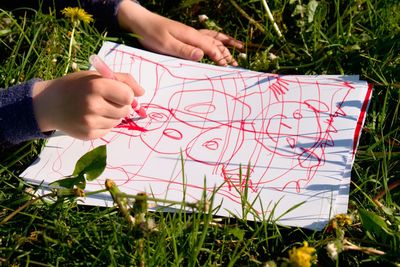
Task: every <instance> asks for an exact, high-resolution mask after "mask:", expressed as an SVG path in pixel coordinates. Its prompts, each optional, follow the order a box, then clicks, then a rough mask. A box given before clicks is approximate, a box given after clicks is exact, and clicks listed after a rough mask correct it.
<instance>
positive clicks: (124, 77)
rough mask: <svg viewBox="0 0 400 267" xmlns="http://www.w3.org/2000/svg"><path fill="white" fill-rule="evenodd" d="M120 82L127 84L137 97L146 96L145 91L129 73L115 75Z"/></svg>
mask: <svg viewBox="0 0 400 267" xmlns="http://www.w3.org/2000/svg"><path fill="white" fill-rule="evenodd" d="M115 76H116V77H117V79H118V81H121V82H123V83H126V84H127V85H128V86H129V87H130V88H132V90H133V93H134V94H135V96H142V95H143V94H144V89H143V88H142V87H141V86H140V84H139V83H138V82H137V81H136V80H135V79H134V78H133V76H132V75H131V74H129V73H115Z"/></svg>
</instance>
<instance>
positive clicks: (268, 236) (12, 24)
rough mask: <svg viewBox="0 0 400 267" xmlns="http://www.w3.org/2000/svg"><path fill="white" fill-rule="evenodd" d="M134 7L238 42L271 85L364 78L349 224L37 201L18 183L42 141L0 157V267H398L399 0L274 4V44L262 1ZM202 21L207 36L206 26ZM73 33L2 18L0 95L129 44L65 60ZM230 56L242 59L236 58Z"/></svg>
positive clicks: (82, 35)
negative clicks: (281, 80)
mask: <svg viewBox="0 0 400 267" xmlns="http://www.w3.org/2000/svg"><path fill="white" fill-rule="evenodd" d="M142 2H145V3H142V4H143V5H145V6H146V7H148V8H149V9H151V10H153V11H155V12H158V13H160V14H163V15H165V16H168V17H171V18H173V19H176V20H179V21H182V22H184V23H186V24H188V25H191V26H194V27H196V28H198V27H215V25H217V26H218V27H220V28H222V30H223V31H224V32H226V33H228V34H230V35H232V36H235V37H236V38H238V39H240V40H243V41H245V42H246V49H245V51H244V52H245V53H246V55H247V57H246V58H245V57H241V58H240V59H239V62H240V65H241V66H242V67H245V68H249V69H253V70H257V71H264V72H272V73H279V74H359V75H360V78H361V79H363V80H367V81H368V82H370V83H372V84H373V85H374V91H373V96H372V100H371V104H370V107H369V110H368V115H367V118H366V123H365V126H364V128H363V130H362V135H361V140H360V144H359V148H358V152H357V155H356V158H355V163H354V166H353V170H352V182H351V192H350V203H349V211H348V214H347V215H344V216H341V217H337V218H335V219H334V220H333V221H332V222H331V224H330V225H329V226H328V227H327V228H326V229H325V230H324V231H322V232H313V231H309V230H304V229H300V228H288V227H282V226H278V225H276V224H274V223H273V222H271V221H265V222H259V223H254V222H250V221H247V220H241V219H240V218H231V219H224V218H218V217H216V216H213V215H212V212H199V213H194V214H187V213H184V212H177V213H157V212H145V211H143V210H142V211H139V212H137V213H136V214H138V213H139V214H140V213H142V214H143V215H145V217H146V219H145V220H143V221H142V222H141V223H130V222H129V220H127V218H126V217H124V216H121V209H120V208H117V207H114V208H98V207H83V206H79V205H77V202H76V200H75V199H74V198H59V199H58V201H56V202H53V203H49V202H45V201H41V200H38V201H32V195H33V193H34V190H35V188H32V187H31V186H29V185H28V184H26V183H25V182H24V181H23V180H22V179H20V178H19V177H18V174H20V173H21V172H22V171H23V170H24V168H26V167H27V166H28V165H29V164H30V163H31V162H32V161H33V159H34V158H35V156H36V155H38V153H39V152H40V150H41V148H42V147H43V145H44V141H43V140H38V141H32V142H27V143H23V144H20V145H18V146H16V147H12V148H0V265H12V266H68V265H83V266H86V265H87V266H104V265H107V266H138V265H139V266H197V265H212V266H243V265H244V266H310V265H309V263H310V261H312V262H313V263H312V264H313V265H317V266H359V265H363V266H381V265H384V266H400V206H399V200H400V190H399V189H400V186H398V185H399V184H400V128H399V127H400V117H399V112H400V94H399V91H400V3H399V2H398V0H350V1H345V0H319V1H316V0H310V1H308V0H303V1H302V0H271V1H268V5H269V8H270V9H271V11H272V14H273V17H274V20H275V21H276V24H277V27H278V29H279V30H280V32H281V34H282V37H280V36H279V34H278V31H277V30H276V29H275V28H274V27H273V24H272V22H271V20H270V19H269V18H268V16H267V12H266V10H265V7H264V5H263V3H262V2H263V1H256V0H254V1H244V0H229V1H222V0H216V1H207V0H180V1H178V0H162V1H155V0H153V1H142ZM171 6H172V7H174V8H170V7H171ZM200 14H206V15H207V16H208V17H209V18H210V20H211V21H212V22H213V23H215V25H214V26H213V25H210V24H208V25H200V23H199V22H198V19H197V16H198V15H200ZM71 30H72V25H71V23H70V22H69V21H68V20H66V19H65V18H63V17H62V16H61V15H60V14H56V13H55V12H51V13H50V14H48V13H46V14H43V13H42V12H36V11H33V10H30V9H25V12H23V11H22V10H20V11H18V12H13V13H10V12H9V11H1V10H0V38H1V39H0V60H1V61H0V76H1V79H0V83H1V85H0V87H9V86H12V85H14V84H17V83H19V82H22V81H26V80H28V79H31V78H33V77H39V78H42V79H52V78H56V77H60V76H62V75H63V73H64V72H65V70H66V69H67V71H68V72H72V71H76V70H77V69H82V70H84V69H87V68H88V65H89V64H88V61H87V59H88V56H89V55H91V54H93V53H95V52H96V51H98V49H99V48H100V47H101V44H102V42H103V41H104V40H111V41H116V42H121V43H126V44H128V45H137V40H136V39H135V37H134V36H132V35H129V34H126V33H118V34H117V33H111V32H109V33H107V32H105V31H103V30H102V29H101V28H96V27H94V25H91V24H90V25H84V24H81V25H80V26H79V27H78V28H77V29H76V32H75V35H74V36H75V42H74V43H73V45H72V47H71V49H70V38H71ZM233 53H234V55H235V57H236V58H238V56H239V52H238V51H233ZM69 54H70V56H69ZM204 61H205V62H209V61H208V60H207V59H206V60H204ZM71 63H73V67H71ZM0 123H1V122H0ZM33 199H35V198H33ZM21 207H23V209H22V208H21ZM18 209H19V210H18ZM14 211H18V212H14ZM137 219H138V218H137ZM137 221H138V220H137ZM150 223H151V224H152V226H151V227H150V226H149V224H150ZM305 241H306V242H307V244H308V246H309V247H310V248H307V247H306V246H304V244H305V243H304V242H305ZM335 250H336V252H337V253H338V255H335ZM314 251H315V253H314V254H313V252H314ZM302 253H303V254H302ZM311 254H312V255H311ZM290 255H291V257H289V256H290ZM301 255H302V256H303V257H300V256H301ZM295 256H299V257H297V258H296V257H295Z"/></svg>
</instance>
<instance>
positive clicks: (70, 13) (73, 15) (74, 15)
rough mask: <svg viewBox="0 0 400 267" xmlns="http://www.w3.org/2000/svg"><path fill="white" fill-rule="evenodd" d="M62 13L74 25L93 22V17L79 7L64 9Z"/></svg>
mask: <svg viewBox="0 0 400 267" xmlns="http://www.w3.org/2000/svg"><path fill="white" fill-rule="evenodd" d="M61 13H62V14H63V15H64V16H65V17H67V18H69V19H70V20H71V21H72V23H74V24H79V22H81V21H82V22H83V23H86V24H89V23H90V22H92V21H93V18H92V15H90V14H88V13H86V11H85V10H84V9H82V8H79V7H66V8H64V9H63V10H62V11H61Z"/></svg>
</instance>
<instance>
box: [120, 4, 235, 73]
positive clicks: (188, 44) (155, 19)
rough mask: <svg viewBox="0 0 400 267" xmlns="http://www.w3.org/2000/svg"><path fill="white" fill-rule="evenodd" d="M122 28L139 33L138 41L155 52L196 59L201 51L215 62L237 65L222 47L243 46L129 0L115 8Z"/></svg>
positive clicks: (233, 40)
mask: <svg viewBox="0 0 400 267" xmlns="http://www.w3.org/2000/svg"><path fill="white" fill-rule="evenodd" d="M118 21H119V24H120V26H121V27H122V28H124V29H126V30H128V31H131V32H134V33H136V34H138V35H140V38H141V39H139V41H140V43H141V44H142V45H143V46H144V47H146V48H148V49H150V50H153V51H155V52H159V53H163V54H169V55H172V56H176V57H180V58H184V59H189V60H195V61H199V60H200V59H202V58H203V56H204V54H206V55H207V56H209V57H210V58H211V59H212V60H213V61H214V62H216V63H217V64H218V65H221V66H225V65H227V64H231V65H233V66H237V62H236V60H235V59H234V58H233V57H232V55H231V53H230V52H229V50H228V48H227V47H226V46H231V47H234V48H237V49H241V48H243V44H242V42H240V41H238V40H235V39H234V38H232V37H230V36H228V35H225V34H223V33H218V32H216V31H212V30H199V31H198V30H196V29H194V28H192V27H189V26H187V25H185V24H182V23H180V22H177V21H174V20H170V19H168V18H165V17H162V16H159V15H157V14H155V13H152V12H150V11H148V10H147V9H145V8H144V7H142V6H140V5H138V4H136V3H134V2H132V1H128V0H126V1H122V2H121V3H120V6H119V11H118Z"/></svg>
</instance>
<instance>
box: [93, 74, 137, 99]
mask: <svg viewBox="0 0 400 267" xmlns="http://www.w3.org/2000/svg"><path fill="white" fill-rule="evenodd" d="M117 77H118V78H119V77H122V76H121V75H118V76H117ZM95 86H97V88H98V90H99V91H100V95H101V97H102V98H103V99H105V100H107V101H108V102H112V103H114V104H115V105H119V106H126V105H130V104H131V103H132V101H133V99H134V97H135V94H134V90H133V89H132V87H130V86H128V85H127V84H126V83H124V82H121V81H116V80H111V79H99V80H97V81H96V85H95Z"/></svg>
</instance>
